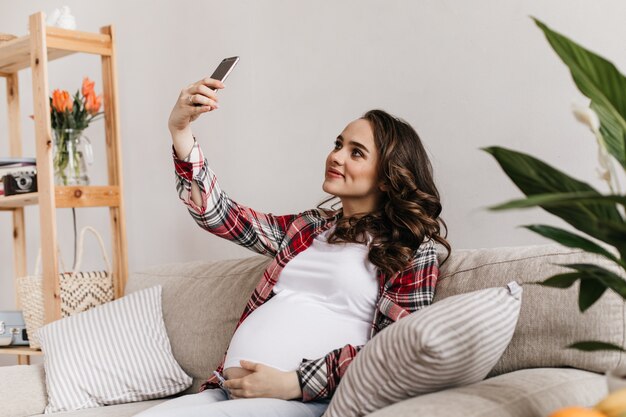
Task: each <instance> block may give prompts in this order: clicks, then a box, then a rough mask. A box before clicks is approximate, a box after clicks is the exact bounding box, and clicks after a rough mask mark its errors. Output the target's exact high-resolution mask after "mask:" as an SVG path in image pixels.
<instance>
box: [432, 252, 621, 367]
mask: <svg viewBox="0 0 626 417" xmlns="http://www.w3.org/2000/svg"><path fill="white" fill-rule="evenodd" d="M571 263H593V264H595V265H599V266H603V267H604V268H606V269H609V270H611V271H613V272H616V273H620V271H619V268H617V267H616V266H615V264H613V263H612V262H610V261H608V260H607V259H606V258H603V257H601V256H599V255H594V254H589V253H586V252H583V251H581V250H578V249H572V248H566V247H563V246H560V245H556V244H548V245H532V246H520V247H500V248H492V249H464V250H456V251H453V252H452V254H451V255H450V258H449V259H448V261H447V262H445V263H444V264H443V265H442V266H441V268H440V274H439V280H438V282H437V288H436V291H435V299H434V302H437V301H439V300H442V299H444V298H446V297H449V296H452V295H456V294H460V293H466V292H470V291H475V290H479V289H483V288H488V287H493V286H499V285H504V284H506V283H508V282H510V281H513V280H515V281H517V282H518V283H519V284H521V285H522V287H523V289H524V294H523V296H522V307H521V311H520V316H519V320H518V323H517V327H516V329H515V333H514V335H513V339H512V340H511V343H510V344H509V346H508V347H507V349H506V350H505V352H504V354H503V355H502V357H501V358H500V361H499V362H498V363H497V364H496V366H495V367H494V368H493V370H492V371H491V373H490V376H495V375H499V374H502V373H506V372H511V371H514V370H517V369H523V368H537V367H573V368H578V369H585V370H588V371H593V372H605V371H606V370H607V369H611V368H613V367H615V366H617V365H618V364H619V363H620V361H622V362H623V361H624V359H626V356H625V355H624V354H622V353H619V352H617V351H598V352H582V351H579V350H576V349H570V348H567V346H568V345H570V344H572V343H574V342H579V341H584V340H597V341H603V342H610V343H614V344H616V345H619V346H622V347H626V345H625V339H626V338H625V329H626V320H625V317H626V314H625V309H624V301H623V299H622V298H621V297H619V296H618V295H617V294H615V293H613V292H612V291H607V292H605V293H604V295H603V296H602V297H601V298H600V299H599V300H598V301H597V302H596V303H595V304H594V305H593V306H592V307H590V308H589V309H588V310H586V311H585V312H584V313H581V312H580V310H579V308H578V287H579V285H578V283H576V284H575V285H573V286H571V287H570V288H567V289H561V288H550V287H544V286H540V285H530V284H529V283H531V282H536V281H543V280H545V279H546V278H549V277H551V276H553V275H556V274H561V273H564V272H572V270H571V269H569V268H565V267H562V266H560V265H563V264H571ZM620 274H621V273H620ZM621 275H622V276H623V274H621Z"/></svg>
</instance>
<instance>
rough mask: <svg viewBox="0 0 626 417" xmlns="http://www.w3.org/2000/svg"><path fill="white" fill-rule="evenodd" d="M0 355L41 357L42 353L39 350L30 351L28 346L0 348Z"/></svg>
mask: <svg viewBox="0 0 626 417" xmlns="http://www.w3.org/2000/svg"><path fill="white" fill-rule="evenodd" d="M0 355H28V356H41V355H43V352H42V351H41V350H39V349H32V348H30V347H28V346H2V347H0Z"/></svg>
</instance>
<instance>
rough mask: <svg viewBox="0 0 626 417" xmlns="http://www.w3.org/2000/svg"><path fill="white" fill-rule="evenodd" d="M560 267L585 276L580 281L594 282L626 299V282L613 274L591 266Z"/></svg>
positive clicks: (565, 265) (604, 269) (566, 265)
mask: <svg viewBox="0 0 626 417" xmlns="http://www.w3.org/2000/svg"><path fill="white" fill-rule="evenodd" d="M561 266H564V267H566V268H571V269H574V270H575V271H578V272H581V273H583V274H585V275H584V278H581V279H582V280H595V281H597V282H599V283H600V284H601V285H602V286H604V287H606V288H609V289H610V290H613V291H614V292H615V293H617V294H618V295H619V296H620V297H622V298H623V299H626V281H624V279H623V278H622V277H620V276H619V275H617V274H615V273H614V272H611V271H609V270H608V269H606V268H603V267H601V266H598V265H593V264H562V265H561ZM581 292H582V289H581Z"/></svg>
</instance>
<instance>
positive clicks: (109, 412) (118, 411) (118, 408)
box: [35, 397, 173, 417]
mask: <svg viewBox="0 0 626 417" xmlns="http://www.w3.org/2000/svg"><path fill="white" fill-rule="evenodd" d="M172 398H173V397H172ZM164 401H167V399H159V400H151V401H140V402H135V403H126V404H117V405H107V406H105V407H95V408H85V409H83V410H76V411H69V412H65V413H53V414H37V415H36V416H35V417H43V416H45V417H48V416H59V417H111V416H115V417H132V416H134V415H135V414H138V413H141V412H142V411H144V410H147V409H148V408H151V407H154V406H155V405H158V404H161V403H162V402H164Z"/></svg>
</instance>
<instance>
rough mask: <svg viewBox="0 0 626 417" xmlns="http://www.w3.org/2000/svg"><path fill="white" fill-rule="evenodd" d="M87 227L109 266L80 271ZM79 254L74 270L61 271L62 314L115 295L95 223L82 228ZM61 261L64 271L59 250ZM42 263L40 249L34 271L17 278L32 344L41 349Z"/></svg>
mask: <svg viewBox="0 0 626 417" xmlns="http://www.w3.org/2000/svg"><path fill="white" fill-rule="evenodd" d="M88 231H89V232H92V233H93V234H94V235H95V236H96V237H97V238H98V242H99V243H100V248H101V249H102V257H103V259H104V262H105V264H106V268H107V269H106V270H103V271H89V272H79V269H80V265H81V262H82V258H83V241H84V238H85V233H86V232H88ZM76 258H77V260H76V267H75V268H74V271H73V272H61V273H59V283H60V288H59V289H60V296H61V317H62V318H63V317H68V316H71V315H72V314H77V313H80V312H83V311H86V310H89V309H91V308H93V307H96V306H98V305H101V304H104V303H107V302H109V301H113V297H114V293H113V279H112V277H111V263H110V262H109V258H108V257H107V254H106V250H105V248H104V242H103V241H102V237H101V236H100V234H98V232H97V231H96V230H95V229H94V228H93V227H90V226H86V227H84V228H83V229H82V230H81V232H80V238H79V240H78V253H77V255H76ZM59 261H60V264H61V267H62V270H64V271H65V266H64V265H63V260H62V257H61V256H60V252H59ZM40 266H41V250H39V254H38V255H37V261H36V264H35V274H34V275H28V276H25V277H20V278H18V280H17V290H18V295H19V297H20V302H21V304H22V310H23V315H24V322H25V324H26V331H27V333H28V340H29V343H30V347H31V348H34V349H41V344H40V342H39V338H38V337H37V330H38V329H39V328H40V327H42V326H43V325H44V302H43V276H42V275H41V274H40V273H39V269H40Z"/></svg>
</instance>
